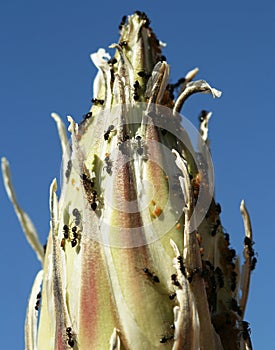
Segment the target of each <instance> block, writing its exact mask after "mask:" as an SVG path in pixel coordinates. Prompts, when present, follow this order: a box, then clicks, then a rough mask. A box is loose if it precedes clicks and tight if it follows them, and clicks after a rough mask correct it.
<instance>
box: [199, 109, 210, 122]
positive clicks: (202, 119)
mask: <svg viewBox="0 0 275 350" xmlns="http://www.w3.org/2000/svg"><path fill="white" fill-rule="evenodd" d="M207 114H208V112H207V111H205V110H202V111H201V112H200V115H199V121H200V122H201V123H202V122H203V121H204V120H205V118H206V116H207Z"/></svg>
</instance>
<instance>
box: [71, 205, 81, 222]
mask: <svg viewBox="0 0 275 350" xmlns="http://www.w3.org/2000/svg"><path fill="white" fill-rule="evenodd" d="M72 214H73V216H74V217H75V221H74V222H75V224H76V226H79V225H80V212H79V210H78V209H77V208H74V210H73V213H72Z"/></svg>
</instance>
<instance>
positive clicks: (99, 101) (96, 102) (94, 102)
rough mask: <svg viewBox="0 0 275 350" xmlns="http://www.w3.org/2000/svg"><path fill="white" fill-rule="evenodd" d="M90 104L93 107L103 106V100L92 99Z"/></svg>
mask: <svg viewBox="0 0 275 350" xmlns="http://www.w3.org/2000/svg"><path fill="white" fill-rule="evenodd" d="M92 103H93V104H94V105H103V104H104V100H99V99H98V98H92Z"/></svg>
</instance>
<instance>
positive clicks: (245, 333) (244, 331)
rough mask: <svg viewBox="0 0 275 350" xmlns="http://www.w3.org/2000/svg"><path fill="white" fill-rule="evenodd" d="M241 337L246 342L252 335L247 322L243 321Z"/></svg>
mask: <svg viewBox="0 0 275 350" xmlns="http://www.w3.org/2000/svg"><path fill="white" fill-rule="evenodd" d="M241 325H242V327H241V335H242V337H243V339H244V340H247V339H248V338H249V335H250V333H251V329H250V327H249V323H248V322H247V321H241Z"/></svg>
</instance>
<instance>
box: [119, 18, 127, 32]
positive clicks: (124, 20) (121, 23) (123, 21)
mask: <svg viewBox="0 0 275 350" xmlns="http://www.w3.org/2000/svg"><path fill="white" fill-rule="evenodd" d="M126 20H127V16H123V17H122V19H121V22H120V24H119V26H118V29H119V30H121V29H122V28H123V26H124V25H125V23H126Z"/></svg>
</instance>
